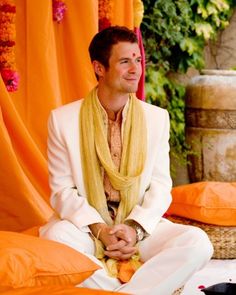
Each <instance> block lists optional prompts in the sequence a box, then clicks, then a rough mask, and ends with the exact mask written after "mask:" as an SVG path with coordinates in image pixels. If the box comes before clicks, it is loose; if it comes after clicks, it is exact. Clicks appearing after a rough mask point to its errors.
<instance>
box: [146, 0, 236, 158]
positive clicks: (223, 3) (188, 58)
mask: <svg viewBox="0 0 236 295" xmlns="http://www.w3.org/2000/svg"><path fill="white" fill-rule="evenodd" d="M143 3H144V18H143V22H142V24H141V30H142V34H143V40H144V46H145V50H146V58H147V72H146V98H147V101H148V102H150V103H152V104H156V105H158V106H161V107H164V108H166V109H167V110H168V111H169V113H170V119H171V130H170V145H171V154H172V157H174V158H176V159H177V160H178V162H182V163H186V158H187V154H188V153H189V152H190V150H189V148H188V146H187V144H186V143H185V118H184V112H185V98H184V96H185V87H184V86H183V85H180V84H178V83H177V82H174V81H173V79H171V78H170V73H171V72H175V73H176V72H177V73H185V72H186V71H187V70H188V68H190V67H191V68H195V69H199V70H200V69H202V68H203V67H204V56H203V50H204V45H205V42H206V41H207V40H209V39H215V38H216V36H217V32H218V31H219V30H222V29H224V28H225V27H226V26H227V25H228V24H229V18H230V16H231V15H232V12H233V8H234V7H235V6H236V1H235V0H143Z"/></svg>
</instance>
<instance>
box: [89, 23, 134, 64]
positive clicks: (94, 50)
mask: <svg viewBox="0 0 236 295" xmlns="http://www.w3.org/2000/svg"><path fill="white" fill-rule="evenodd" d="M119 42H130V43H138V40H137V37H136V35H135V33H134V32H133V31H132V30H130V29H128V28H126V27H120V26H112V27H109V28H106V29H104V30H102V31H101V32H99V33H97V34H96V35H95V36H94V37H93V39H92V41H91V43H90V46H89V54H90V59H91V61H94V60H97V61H99V62H100V63H101V64H102V65H103V66H104V67H105V68H106V69H108V68H109V58H110V56H111V50H112V46H113V45H115V44H117V43H119Z"/></svg>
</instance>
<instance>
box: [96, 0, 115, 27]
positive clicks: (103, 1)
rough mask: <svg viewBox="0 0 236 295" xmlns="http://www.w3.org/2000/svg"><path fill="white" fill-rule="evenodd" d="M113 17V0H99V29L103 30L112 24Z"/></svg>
mask: <svg viewBox="0 0 236 295" xmlns="http://www.w3.org/2000/svg"><path fill="white" fill-rule="evenodd" d="M111 17H112V1H111V0H99V1H98V19H99V24H98V27H99V31H102V30H104V29H106V28H108V27H110V26H111Z"/></svg>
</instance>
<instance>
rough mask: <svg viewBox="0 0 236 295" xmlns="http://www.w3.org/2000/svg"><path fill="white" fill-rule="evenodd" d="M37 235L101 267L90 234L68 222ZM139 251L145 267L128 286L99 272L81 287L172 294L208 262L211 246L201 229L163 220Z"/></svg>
mask: <svg viewBox="0 0 236 295" xmlns="http://www.w3.org/2000/svg"><path fill="white" fill-rule="evenodd" d="M40 236H41V237H42V238H45V239H49V240H54V241H57V242H61V243H63V244H66V245H68V246H70V247H72V248H74V249H75V250H77V251H80V252H81V253H84V254H85V255H86V256H88V257H90V258H91V259H92V260H93V261H94V262H96V263H97V264H99V265H101V266H102V264H101V263H100V261H99V260H98V259H96V257H95V256H94V243H93V240H92V239H91V237H90V235H89V234H88V233H86V232H82V231H80V230H79V229H78V228H77V227H76V226H75V225H73V224H72V223H70V222H69V221H67V220H57V221H53V222H51V223H48V224H46V225H45V226H43V227H41V229H40ZM139 252H140V256H141V259H142V261H143V262H144V264H143V265H142V266H141V267H140V268H139V269H138V270H137V271H136V273H135V274H134V275H133V277H132V279H131V280H130V281H129V282H128V283H126V284H121V283H120V282H119V281H118V280H117V279H114V278H111V277H109V276H108V275H107V273H106V271H105V270H104V269H100V270H97V271H96V272H95V273H94V274H93V275H92V276H91V277H89V278H88V279H86V280H85V281H84V282H83V283H82V284H81V285H80V286H81V287H86V288H93V289H103V290H112V291H120V292H124V293H129V294H135V295H171V294H172V293H173V292H174V290H176V289H178V288H179V287H181V286H183V285H184V284H185V282H186V281H187V280H188V279H189V278H190V277H191V276H192V274H193V273H194V272H196V271H198V270H199V269H201V268H202V267H203V266H204V265H205V264H206V263H207V262H208V261H209V260H210V258H211V256H212V254H213V247H212V245H211V242H210V241H209V239H208V236H207V234H206V233H205V232H204V231H202V230H201V229H199V228H197V227H193V226H189V225H182V224H175V223H172V222H170V221H168V220H162V221H160V222H159V224H158V225H157V227H156V229H155V231H154V232H153V233H152V235H151V236H149V237H148V238H146V239H145V240H144V241H142V242H140V245H139Z"/></svg>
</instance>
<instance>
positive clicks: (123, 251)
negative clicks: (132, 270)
mask: <svg viewBox="0 0 236 295" xmlns="http://www.w3.org/2000/svg"><path fill="white" fill-rule="evenodd" d="M90 229H91V231H92V233H93V234H94V236H97V234H98V233H99V240H100V241H102V243H103V244H104V246H105V251H104V254H105V255H106V256H108V257H110V258H114V259H117V260H126V259H129V258H130V257H131V256H132V255H134V254H135V253H136V252H137V248H136V247H135V244H136V231H135V229H133V228H132V227H131V226H129V225H126V224H117V225H114V226H108V225H106V224H105V223H97V224H93V225H90Z"/></svg>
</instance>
